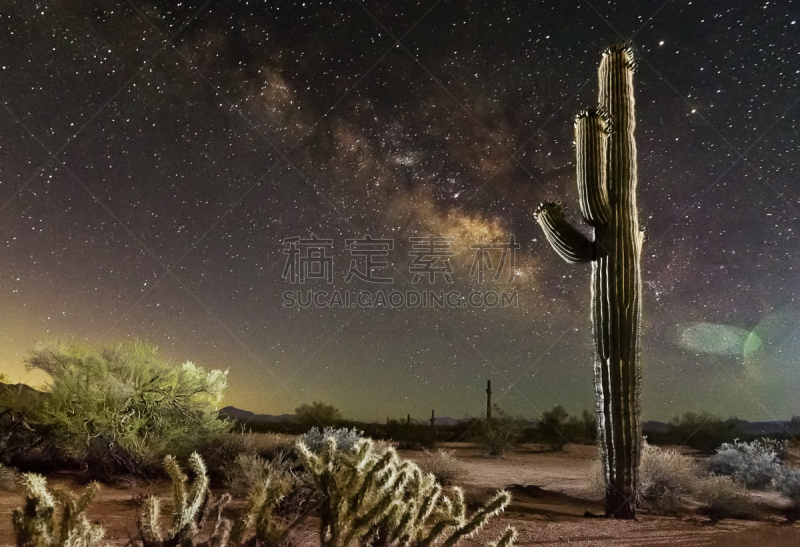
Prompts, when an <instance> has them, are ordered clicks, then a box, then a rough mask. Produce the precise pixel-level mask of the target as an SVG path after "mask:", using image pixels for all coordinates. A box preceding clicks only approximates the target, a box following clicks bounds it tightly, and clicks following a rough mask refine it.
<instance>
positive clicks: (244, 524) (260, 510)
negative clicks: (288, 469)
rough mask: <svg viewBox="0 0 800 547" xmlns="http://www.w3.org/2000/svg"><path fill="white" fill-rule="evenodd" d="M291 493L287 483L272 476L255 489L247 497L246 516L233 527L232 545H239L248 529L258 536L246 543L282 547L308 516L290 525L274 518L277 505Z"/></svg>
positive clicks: (264, 546) (266, 546)
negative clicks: (253, 530) (278, 546)
mask: <svg viewBox="0 0 800 547" xmlns="http://www.w3.org/2000/svg"><path fill="white" fill-rule="evenodd" d="M288 491H289V484H288V482H287V481H285V480H282V479H281V478H280V477H278V478H276V477H274V476H269V477H267V478H266V480H264V481H263V482H261V483H259V484H257V485H256V486H254V487H253V489H252V490H251V491H250V495H249V496H248V499H247V507H246V509H245V512H244V514H243V515H242V516H241V517H240V518H239V519H238V520H237V521H236V524H234V526H233V530H232V531H231V536H230V539H231V543H232V544H233V545H238V544H239V543H240V542H242V540H243V539H244V536H245V534H246V533H247V530H248V529H250V528H251V527H254V528H255V535H254V537H253V538H252V539H251V540H249V541H248V542H246V544H248V545H249V544H252V543H256V544H258V545H261V546H262V547H272V546H274V545H281V544H282V543H283V542H284V541H285V540H286V538H287V537H288V536H289V534H290V533H291V531H292V530H293V529H294V528H295V527H296V526H297V525H298V524H300V522H302V520H303V519H304V517H305V516H307V514H308V513H306V514H304V515H302V516H301V517H299V518H297V519H295V520H294V521H293V522H292V523H291V524H289V525H286V524H284V523H283V522H281V521H280V520H278V519H276V518H275V516H274V515H273V511H274V510H275V506H277V505H278V503H280V501H281V499H283V497H284V496H285V495H286V494H287V493H288Z"/></svg>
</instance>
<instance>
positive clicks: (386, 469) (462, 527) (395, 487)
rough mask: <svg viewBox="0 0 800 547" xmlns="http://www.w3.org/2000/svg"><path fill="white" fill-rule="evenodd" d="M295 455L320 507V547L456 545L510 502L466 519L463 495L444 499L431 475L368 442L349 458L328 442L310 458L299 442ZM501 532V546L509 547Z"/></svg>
mask: <svg viewBox="0 0 800 547" xmlns="http://www.w3.org/2000/svg"><path fill="white" fill-rule="evenodd" d="M297 451H298V455H299V457H300V460H301V462H302V463H303V466H304V468H305V469H306V470H307V471H308V473H309V477H310V478H311V480H312V482H313V483H314V484H315V486H316V487H317V489H318V490H319V492H320V494H321V496H322V501H321V505H320V510H319V517H320V520H321V527H320V541H321V544H322V547H333V546H344V545H349V544H351V542H352V543H357V544H359V545H364V546H368V545H388V544H391V543H393V542H397V543H399V544H405V545H409V544H410V545H431V544H433V543H435V542H436V541H438V540H439V539H440V538H441V536H442V535H443V534H444V533H445V532H447V534H448V535H449V537H448V539H447V540H446V541H445V543H444V545H455V544H456V543H458V541H459V540H460V539H461V538H463V537H467V536H470V535H472V534H474V533H475V532H477V531H478V530H479V529H480V528H481V527H482V526H483V524H485V522H486V521H487V520H488V519H489V518H491V517H492V516H494V515H496V514H497V513H498V512H499V511H502V510H503V509H504V508H505V506H506V505H507V504H508V503H509V501H510V495H509V494H508V493H507V492H498V494H497V495H496V496H495V497H494V498H493V499H492V500H490V501H489V502H488V503H486V504H485V505H484V506H483V507H481V508H480V509H478V510H477V511H476V512H475V513H473V514H472V515H471V517H469V518H468V517H467V516H466V506H465V503H464V496H463V493H462V492H461V490H460V489H459V488H457V487H456V488H454V489H453V491H452V494H445V493H444V491H443V490H442V486H441V485H440V484H439V483H437V482H436V479H435V477H434V476H433V475H429V474H425V473H423V472H422V470H421V469H420V468H419V467H418V466H417V465H415V464H414V463H412V462H409V461H401V460H400V458H399V457H398V456H397V453H396V452H395V451H394V450H393V449H389V450H388V451H387V452H386V453H385V454H383V455H382V456H379V455H378V454H377V453H376V452H375V450H374V447H373V443H372V441H371V440H369V439H362V440H360V441H359V442H358V444H357V445H356V446H355V449H354V450H352V451H349V452H340V451H339V450H337V448H336V445H335V444H334V443H333V442H332V441H331V440H330V439H329V440H328V442H327V443H326V444H325V447H324V449H323V450H322V451H321V452H319V453H314V452H312V451H311V450H309V448H308V447H307V446H305V445H304V444H303V443H301V442H298V444H297ZM513 535H514V533H513V531H506V532H505V533H504V535H503V537H502V538H501V540H500V544H501V545H511V544H513V540H512V537H513Z"/></svg>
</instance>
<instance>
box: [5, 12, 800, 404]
mask: <svg viewBox="0 0 800 547" xmlns="http://www.w3.org/2000/svg"><path fill="white" fill-rule="evenodd" d="M798 19H800V3H798V2H795V1H777V2H776V1H773V2H764V1H761V2H750V1H747V2H745V1H732V2H700V1H694V2H688V1H678V0H673V1H667V2H663V3H662V2H661V1H652V2H644V1H641V2H607V1H601V0H592V1H591V2H588V1H569V0H565V1H563V2H544V1H537V2H523V1H518V2H511V1H502V0H500V1H497V0H495V1H492V2H489V1H483V2H474V1H455V0H440V1H437V0H423V1H419V2H377V1H363V2H362V1H358V0H352V1H351V0H342V1H336V2H325V3H319V2H312V1H307V2H299V1H273V2H261V1H253V0H250V1H249V2H246V1H239V2H233V1H223V0H210V1H206V0H199V1H198V0H190V1H185V2H173V1H170V2H166V1H165V2H154V1H145V0H130V1H126V0H122V1H117V0H103V1H87V0H61V1H48V2H45V1H42V2H34V1H25V2H0V102H1V104H2V109H0V241H1V242H2V245H3V246H2V256H1V258H0V273H1V275H0V309H2V313H0V369H1V370H2V371H4V372H6V373H7V374H8V375H9V376H10V377H11V379H12V380H13V381H15V382H16V381H20V380H25V381H29V382H32V383H34V384H38V383H39V382H41V381H42V378H40V377H36V376H33V375H28V374H27V373H26V372H25V368H24V364H23V362H24V359H25V357H26V355H27V354H28V352H29V351H30V350H31V349H32V348H33V346H34V344H35V342H36V341H37V340H42V339H47V340H61V341H66V342H70V341H74V342H82V343H88V344H92V345H103V344H112V343H115V342H118V341H123V340H127V339H134V338H137V339H141V340H146V341H149V342H151V343H153V344H155V345H157V346H158V347H160V348H161V350H162V352H163V354H164V355H165V356H166V357H168V358H171V359H175V360H177V361H184V360H191V361H194V362H195V363H197V364H199V365H202V366H204V367H207V368H227V369H230V373H229V388H228V391H227V395H226V397H225V401H224V404H232V405H235V406H237V407H239V408H244V409H248V410H251V411H254V412H262V413H271V414H280V413H283V412H293V411H294V409H295V408H296V407H297V406H299V405H300V404H301V403H303V402H311V401H314V400H323V401H327V402H330V403H333V404H334V405H335V406H336V407H338V408H339V409H340V410H341V411H342V414H343V415H344V416H345V417H347V418H356V419H367V420H373V419H375V420H385V418H386V417H387V416H392V417H401V416H405V415H406V414H407V413H411V415H412V416H413V417H416V418H419V419H422V418H427V417H429V415H430V410H431V409H435V410H436V414H437V415H438V416H454V417H461V416H465V415H480V414H481V412H482V411H483V409H484V404H485V403H484V401H485V394H484V389H485V383H486V380H488V379H491V380H492V384H493V387H494V400H495V401H496V402H497V403H498V404H499V406H500V407H502V408H503V409H504V410H506V411H507V412H509V413H511V414H513V415H518V414H520V415H523V416H526V417H536V416H538V415H539V414H540V413H541V412H542V411H543V410H546V409H549V408H551V407H552V406H553V405H555V404H557V403H559V404H562V405H564V406H565V407H566V408H567V410H568V411H569V412H570V413H571V414H579V413H580V411H581V410H583V409H584V408H593V405H594V399H593V398H594V395H593V387H592V380H593V373H592V360H593V350H592V346H591V334H590V331H591V325H590V320H589V303H590V300H589V290H590V289H589V278H590V271H591V266H589V265H585V264H584V265H568V264H566V263H564V262H563V261H562V260H561V259H560V258H559V257H558V256H557V255H556V254H555V253H554V252H553V250H552V249H550V247H549V245H548V244H547V242H546V240H545V238H544V236H543V234H542V233H541V231H540V230H539V228H538V227H537V226H536V224H535V223H534V222H533V220H532V219H531V217H530V211H531V210H532V209H533V208H534V207H535V206H536V205H537V204H538V203H540V202H541V201H543V200H546V199H561V200H562V201H563V203H564V204H565V206H566V207H567V209H568V211H569V212H571V213H572V220H573V222H575V223H581V219H580V212H579V209H578V202H577V188H576V185H575V173H574V170H575V160H574V146H573V142H572V141H573V130H572V118H573V116H574V114H575V113H576V112H578V111H579V110H580V109H581V108H583V107H586V106H590V105H593V104H594V103H595V102H596V100H597V98H596V97H597V66H598V63H599V60H600V54H601V51H602V50H603V49H604V48H605V47H606V46H608V45H610V44H613V43H615V42H617V41H620V40H623V39H630V40H631V41H632V43H633V45H634V47H635V49H636V51H637V56H638V69H637V73H636V80H635V81H636V84H635V85H636V106H637V122H638V126H637V131H636V138H637V145H638V150H639V158H638V160H639V192H638V198H639V204H640V219H641V221H642V223H643V224H644V225H645V228H646V231H647V239H646V241H645V247H644V254H643V280H644V291H645V293H644V308H643V325H642V340H643V350H642V364H643V380H642V409H643V418H644V419H661V420H665V419H669V418H671V417H672V416H674V415H676V414H678V413H683V412H685V411H695V412H699V411H708V412H712V413H714V414H717V415H720V416H722V417H728V416H738V417H740V418H744V419H751V420H753V419H788V418H789V417H790V416H792V415H793V414H800V397H798V396H797V393H798V392H800V359H799V358H798V355H800V301H799V300H798V298H799V297H800V242H798V232H799V231H800V185H799V184H800V181H799V180H798V178H799V176H800V169H799V168H798V159H800V152H798V150H800V133H799V131H800V104H798V103H799V102H800V86H799V85H798V84H800V32H798V31H799V30H800V24H798V23H797V20H798ZM312 235H313V236H315V237H317V238H319V239H322V240H325V239H329V240H332V245H331V247H329V248H328V247H326V248H325V249H324V253H325V256H326V257H331V260H332V263H331V262H329V263H328V264H329V265H330V272H331V275H332V280H331V283H328V280H326V279H317V278H310V279H307V280H306V282H305V283H303V284H300V283H299V281H298V282H297V283H292V279H290V277H291V275H289V276H284V274H285V273H287V272H288V273H290V274H291V273H292V272H291V268H289V270H287V269H286V265H287V260H293V259H294V258H295V255H293V254H292V253H291V252H288V253H287V252H284V251H291V249H292V244H291V242H287V241H286V240H290V239H291V238H299V239H300V240H308V239H310V238H311V237H312ZM512 235H513V237H514V239H515V242H516V243H518V244H519V246H520V248H519V249H518V250H517V251H516V253H515V256H514V259H515V264H514V265H513V268H512V267H511V261H510V260H508V261H507V263H506V264H505V270H504V271H503V272H502V275H500V276H498V277H499V278H498V279H494V273H495V272H497V271H498V270H499V269H500V268H499V265H500V259H499V257H500V255H501V252H502V250H501V247H499V246H497V245H499V244H502V243H503V242H505V243H508V242H509V241H510V237H511V236H512ZM366 236H370V237H371V238H372V239H374V240H375V239H380V240H389V241H391V243H392V245H391V249H388V246H387V245H388V244H386V243H383V244H382V245H383V246H382V247H380V249H382V251H381V252H382V253H383V254H382V255H381V254H373V255H369V254H368V253H367V255H368V256H367V255H365V254H362V255H358V254H352V252H353V250H354V249H356V250H357V249H359V248H363V247H359V244H358V240H360V241H361V245H363V244H364V241H365V237H366ZM431 237H434V238H452V240H435V241H438V242H439V243H440V244H441V245H442V247H440V248H439V249H438V250H440V251H443V252H444V251H449V252H451V253H452V255H451V256H445V255H444V254H439V255H436V256H437V258H435V259H433V260H431V259H430V257H429V256H428V258H426V256H427V255H425V253H424V252H423V251H419V249H420V247H419V245H423V247H424V244H425V242H428V243H430V242H433V241H434V240H431V239H430V238H431ZM481 237H483V241H484V243H486V244H490V243H495V244H496V247H495V248H494V249H492V248H490V247H486V249H487V251H486V253H487V254H486V255H484V256H488V257H491V258H492V261H493V262H492V265H493V267H494V270H487V272H488V273H487V274H486V279H485V280H484V283H480V281H479V280H478V279H477V274H476V275H472V276H470V273H471V272H470V270H471V267H472V265H473V262H474V258H475V256H476V253H477V254H479V255H480V254H481V253H482V252H483V251H482V250H480V249H479V250H476V249H473V248H471V247H470V246H471V245H473V246H474V245H476V244H478V243H479V242H480V241H481V239H480V238H481ZM412 238H422V239H420V240H412ZM348 239H350V240H357V242H356V243H355V244H353V242H349V243H348V242H347V241H346V240H348ZM312 247H313V246H312ZM372 248H373V249H376V248H379V247H378V246H373V247H372ZM306 250H308V248H307V247H306ZM311 250H312V251H314V249H313V248H312V249H311ZM415 253H416V254H415ZM312 254H313V253H312ZM309 256H311V255H309ZM312 258H313V257H312ZM507 258H509V259H510V257H507ZM368 259H371V260H372V261H373V266H374V269H373V270H372V271H371V273H372V274H374V277H380V278H389V279H391V280H393V283H391V284H388V283H386V284H379V283H374V282H371V281H370V280H365V279H359V276H358V275H351V276H350V278H348V279H345V278H346V277H347V274H348V272H349V271H350V270H351V269H352V268H351V267H350V266H351V264H350V263H351V260H353V261H355V264H354V266H355V269H356V270H358V267H359V266H363V264H365V263H366V262H365V261H366V260H368ZM426 260H427V262H426ZM381 261H385V262H386V265H385V266H382V265H381V264H380V263H381ZM479 262H480V261H479ZM425 264H427V266H433V269H432V270H431V269H427V270H424V271H425V272H429V274H428V273H423V274H422V275H420V276H417V277H419V278H420V279H416V280H415V279H414V278H415V271H418V270H415V268H422V267H423V266H425ZM317 265H319V263H317ZM437 268H438V269H437ZM450 270H452V271H450ZM310 271H311V272H312V273H313V272H315V271H316V270H314V264H312V265H311V270H310ZM321 271H322V272H323V273H327V272H325V270H324V268H323V270H321ZM362 273H363V272H362ZM509 273H513V274H514V275H513V279H512V280H511V281H510V282H509V279H508V277H509V276H508V274H509ZM448 276H449V278H450V280H451V281H452V282H448V279H447V277H448ZM310 277H314V276H313V275H312V276H310ZM362 277H364V276H363V275H362ZM414 281H417V282H416V283H415V282H414ZM430 281H433V283H430ZM308 290H313V291H322V290H324V291H327V292H329V293H332V291H334V290H339V291H347V290H349V291H351V292H357V291H358V290H367V291H372V293H376V292H377V291H379V290H384V291H386V292H387V293H388V292H389V291H393V290H398V291H401V292H402V293H405V291H409V290H411V291H423V290H434V291H445V292H448V291H458V293H460V294H461V295H468V294H470V293H471V291H474V290H477V291H482V292H483V293H484V294H486V293H488V292H492V291H496V292H503V291H505V292H506V293H508V294H510V293H511V292H513V291H517V298H518V301H517V304H518V305H517V307H513V306H510V307H501V306H499V305H498V306H494V307H491V306H488V305H483V306H479V307H471V306H466V307H461V306H458V307H434V308H430V307H429V308H422V307H421V306H418V307H416V308H412V307H409V306H400V307H396V308H393V307H386V306H382V305H379V306H377V307H374V308H362V307H359V306H356V307H325V308H321V307H316V306H313V305H312V306H309V307H301V306H299V305H295V306H288V307H285V306H284V303H285V298H284V293H285V292H286V291H301V293H302V294H306V292H305V291H308Z"/></svg>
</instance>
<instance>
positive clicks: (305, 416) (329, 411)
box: [294, 401, 342, 426]
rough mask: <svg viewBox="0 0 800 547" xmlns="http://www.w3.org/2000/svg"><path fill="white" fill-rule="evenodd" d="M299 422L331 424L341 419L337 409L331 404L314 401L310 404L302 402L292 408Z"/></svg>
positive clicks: (317, 424) (316, 424) (319, 424)
mask: <svg viewBox="0 0 800 547" xmlns="http://www.w3.org/2000/svg"><path fill="white" fill-rule="evenodd" d="M294 413H295V416H297V419H298V421H299V422H300V423H302V424H305V425H315V426H332V425H334V424H335V423H336V422H337V421H339V420H341V419H342V415H341V413H340V412H339V409H337V408H335V407H334V406H333V405H332V404H329V403H322V402H319V401H314V402H313V403H311V404H308V403H303V404H302V405H300V406H299V407H298V408H296V409H295V410H294Z"/></svg>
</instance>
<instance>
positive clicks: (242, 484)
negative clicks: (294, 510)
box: [224, 450, 304, 496]
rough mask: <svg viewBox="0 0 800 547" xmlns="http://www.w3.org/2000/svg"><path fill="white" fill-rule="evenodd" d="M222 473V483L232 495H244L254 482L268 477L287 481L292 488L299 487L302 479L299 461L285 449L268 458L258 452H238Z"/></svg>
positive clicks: (256, 482)
mask: <svg viewBox="0 0 800 547" xmlns="http://www.w3.org/2000/svg"><path fill="white" fill-rule="evenodd" d="M224 474H225V480H224V485H225V487H226V489H227V490H228V491H229V492H231V493H232V494H233V495H234V496H245V495H246V494H247V493H248V492H249V491H250V490H251V489H252V488H253V485H254V484H258V483H260V482H263V481H265V480H267V478H269V477H273V479H275V480H281V481H284V482H287V483H289V485H290V486H291V487H292V489H294V488H300V487H301V485H302V483H303V479H304V474H303V472H302V470H301V469H300V466H299V463H298V462H297V461H296V460H294V459H292V458H291V456H290V452H289V451H287V450H279V451H278V452H276V453H275V454H274V455H273V456H272V458H269V459H266V458H263V457H262V456H260V455H258V454H247V453H242V454H239V455H238V456H237V457H236V459H235V460H234V461H233V462H232V463H230V464H229V465H228V466H226V467H225V469H224Z"/></svg>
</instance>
